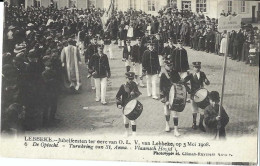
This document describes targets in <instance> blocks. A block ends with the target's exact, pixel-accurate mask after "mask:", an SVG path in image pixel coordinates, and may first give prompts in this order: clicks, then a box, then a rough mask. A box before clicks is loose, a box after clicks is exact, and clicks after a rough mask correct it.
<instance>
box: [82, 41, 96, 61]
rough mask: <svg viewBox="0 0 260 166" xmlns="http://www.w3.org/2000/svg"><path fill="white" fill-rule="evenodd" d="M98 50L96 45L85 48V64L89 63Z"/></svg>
mask: <svg viewBox="0 0 260 166" xmlns="http://www.w3.org/2000/svg"><path fill="white" fill-rule="evenodd" d="M97 48H98V45H97V44H90V45H89V46H88V47H87V50H86V52H85V62H87V61H89V60H90V58H91V57H92V56H93V55H94V54H96V53H97V52H98V50H97Z"/></svg>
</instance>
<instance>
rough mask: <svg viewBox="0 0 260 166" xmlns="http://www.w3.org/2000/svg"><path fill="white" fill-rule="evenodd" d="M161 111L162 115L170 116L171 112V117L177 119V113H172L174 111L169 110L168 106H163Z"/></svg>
mask: <svg viewBox="0 0 260 166" xmlns="http://www.w3.org/2000/svg"><path fill="white" fill-rule="evenodd" d="M163 109H164V115H171V112H172V117H174V118H178V115H179V112H177V111H174V110H169V106H168V105H166V104H164V106H163Z"/></svg>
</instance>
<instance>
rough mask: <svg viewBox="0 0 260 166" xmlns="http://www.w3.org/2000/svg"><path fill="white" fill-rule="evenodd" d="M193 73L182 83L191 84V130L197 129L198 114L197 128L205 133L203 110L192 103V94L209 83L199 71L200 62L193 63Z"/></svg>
mask: <svg viewBox="0 0 260 166" xmlns="http://www.w3.org/2000/svg"><path fill="white" fill-rule="evenodd" d="M192 65H193V71H194V72H193V73H190V74H189V75H188V76H187V77H186V78H185V79H184V80H185V81H184V82H187V81H190V84H191V109H192V117H193V124H192V128H193V129H194V130H195V129H197V122H196V119H197V114H198V113H200V122H199V128H200V130H201V131H203V132H205V131H206V130H205V127H204V126H203V120H204V110H202V109H200V108H199V107H198V104H197V103H195V102H194V94H195V93H196V91H197V90H199V89H200V88H203V87H204V83H205V84H206V85H209V84H210V82H209V80H208V78H207V76H206V74H205V73H204V72H202V71H200V69H201V62H193V63H192Z"/></svg>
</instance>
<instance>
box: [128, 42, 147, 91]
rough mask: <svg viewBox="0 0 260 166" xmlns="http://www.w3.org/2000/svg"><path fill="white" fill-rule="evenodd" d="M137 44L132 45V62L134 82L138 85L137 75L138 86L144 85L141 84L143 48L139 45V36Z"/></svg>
mask: <svg viewBox="0 0 260 166" xmlns="http://www.w3.org/2000/svg"><path fill="white" fill-rule="evenodd" d="M136 41H137V44H136V45H134V46H133V47H132V55H131V56H132V62H133V68H134V73H135V82H136V83H137V85H138V81H137V79H138V77H139V79H140V83H139V85H140V87H144V84H143V76H142V56H143V52H144V49H143V47H142V46H141V38H137V40H136Z"/></svg>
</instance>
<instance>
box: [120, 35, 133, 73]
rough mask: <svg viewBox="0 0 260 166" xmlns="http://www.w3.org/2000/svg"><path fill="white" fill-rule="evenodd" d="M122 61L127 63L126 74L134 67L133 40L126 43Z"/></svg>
mask: <svg viewBox="0 0 260 166" xmlns="http://www.w3.org/2000/svg"><path fill="white" fill-rule="evenodd" d="M122 61H124V62H125V67H126V72H129V71H130V69H131V66H132V64H131V63H132V46H131V40H127V41H126V46H124V49H123V59H122Z"/></svg>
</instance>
